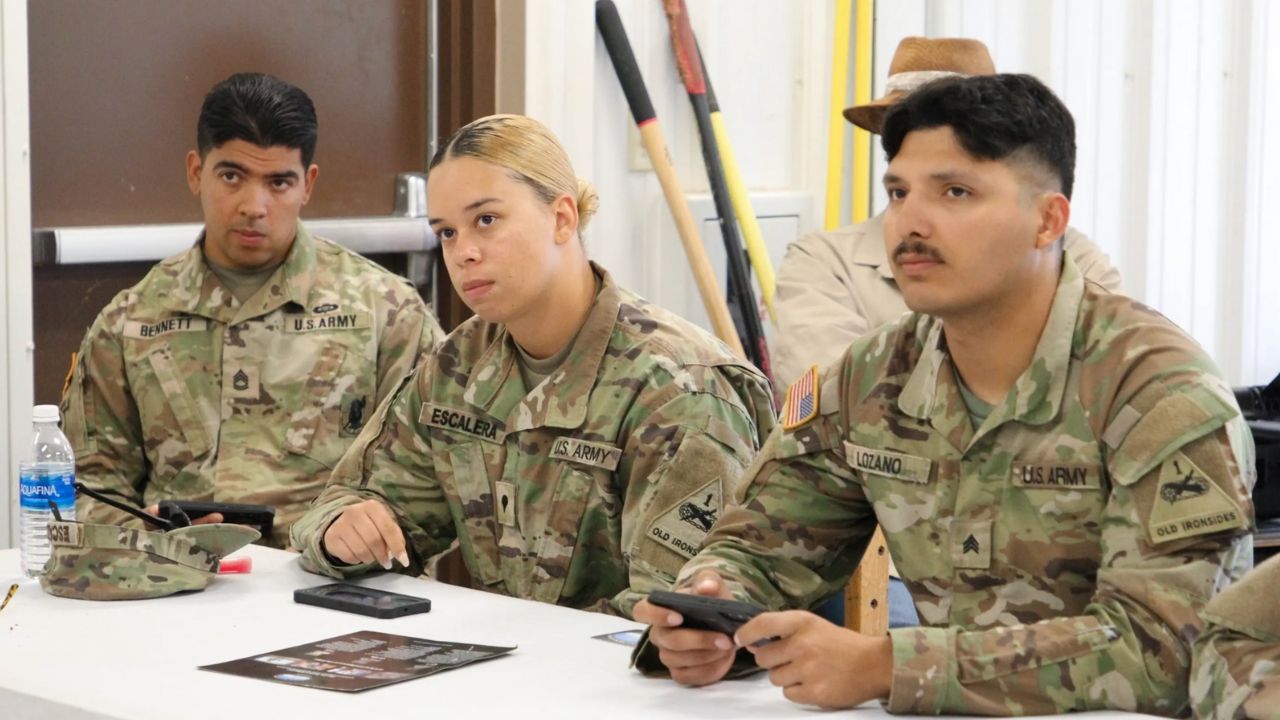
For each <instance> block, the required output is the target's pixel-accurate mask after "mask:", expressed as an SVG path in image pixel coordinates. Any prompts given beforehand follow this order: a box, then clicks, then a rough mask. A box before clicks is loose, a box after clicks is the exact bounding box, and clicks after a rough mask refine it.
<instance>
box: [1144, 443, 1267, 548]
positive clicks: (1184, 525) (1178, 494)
mask: <svg viewBox="0 0 1280 720" xmlns="http://www.w3.org/2000/svg"><path fill="white" fill-rule="evenodd" d="M1247 524H1248V520H1247V519H1246V518H1245V515H1244V513H1243V512H1241V510H1240V507H1239V505H1237V504H1236V502H1235V501H1234V500H1232V499H1231V496H1229V495H1227V493H1226V491H1224V490H1223V489H1222V488H1220V487H1218V486H1217V485H1216V484H1214V482H1213V481H1212V480H1210V479H1209V478H1208V477H1207V476H1205V474H1204V473H1203V472H1201V470H1200V468H1198V467H1196V465H1195V463H1193V462H1191V459H1190V458H1188V457H1187V456H1186V455H1183V454H1182V453H1176V454H1174V455H1173V456H1172V457H1170V458H1169V459H1168V460H1165V461H1164V464H1163V465H1161V466H1160V489H1159V490H1158V491H1157V493H1156V497H1155V500H1154V501H1153V504H1152V507H1151V516H1150V519H1149V520H1148V522H1147V533H1148V534H1149V535H1150V537H1151V542H1152V543H1154V544H1157V545H1158V544H1160V543H1163V542H1169V541H1170V540H1177V539H1179V538H1186V537H1194V536H1196V535H1208V534H1210V533H1216V532H1222V531H1224V530H1235V529H1239V528H1243V527H1246V526H1247Z"/></svg>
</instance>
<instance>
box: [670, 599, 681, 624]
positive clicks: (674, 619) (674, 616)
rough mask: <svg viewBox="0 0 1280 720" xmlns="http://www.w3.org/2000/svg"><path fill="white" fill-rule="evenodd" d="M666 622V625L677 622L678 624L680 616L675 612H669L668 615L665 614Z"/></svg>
mask: <svg viewBox="0 0 1280 720" xmlns="http://www.w3.org/2000/svg"><path fill="white" fill-rule="evenodd" d="M672 604H674V603H672ZM667 624H668V625H679V624H680V616H679V615H677V614H675V613H671V614H670V615H668V616H667Z"/></svg>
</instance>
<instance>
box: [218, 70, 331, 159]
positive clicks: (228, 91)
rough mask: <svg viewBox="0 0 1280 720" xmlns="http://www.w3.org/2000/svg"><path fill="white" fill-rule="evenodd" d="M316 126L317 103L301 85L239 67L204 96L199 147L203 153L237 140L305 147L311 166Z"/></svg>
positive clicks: (259, 143)
mask: <svg viewBox="0 0 1280 720" xmlns="http://www.w3.org/2000/svg"><path fill="white" fill-rule="evenodd" d="M316 129H317V123H316V108H315V105H312V104H311V98H309V97H307V94H306V93H305V92H303V91H302V89H301V88H299V87H297V86H295V85H290V84H289V83H287V82H285V81H283V80H281V79H280V78H277V77H274V76H271V75H267V74H265V73H236V74H235V75H232V76H231V77H229V78H227V79H226V80H223V81H222V82H220V83H218V84H217V85H214V86H213V89H212V90H210V91H209V94H208V95H205V96H204V104H203V105H201V106H200V119H199V120H197V121H196V147H197V148H198V149H199V151H200V157H202V158H203V157H205V156H207V155H208V154H209V151H210V150H212V149H213V148H216V147H222V145H223V144H224V143H227V142H230V141H232V140H244V141H245V142H250V143H253V144H254V145H257V146H258V147H264V148H269V147H274V146H277V145H280V146H284V147H287V148H293V149H295V150H298V151H300V152H301V153H302V167H304V168H306V167H310V165H311V158H312V157H314V156H315V153H316Z"/></svg>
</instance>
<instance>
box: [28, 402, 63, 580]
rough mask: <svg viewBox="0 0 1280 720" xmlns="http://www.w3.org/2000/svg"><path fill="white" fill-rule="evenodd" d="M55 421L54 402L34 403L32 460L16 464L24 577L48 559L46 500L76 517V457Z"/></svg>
mask: <svg viewBox="0 0 1280 720" xmlns="http://www.w3.org/2000/svg"><path fill="white" fill-rule="evenodd" d="M58 420H59V415H58V406H57V405H37V406H35V409H34V410H32V411H31V421H32V423H33V427H32V429H33V439H32V450H33V453H32V459H31V460H29V461H23V462H20V463H18V492H19V496H20V498H21V499H20V509H19V520H18V523H19V545H20V547H21V549H22V571H23V572H24V573H26V574H27V577H36V576H37V575H39V574H40V573H42V572H44V565H45V562H46V561H47V560H48V559H49V533H48V523H49V521H50V520H51V519H53V512H52V511H50V509H49V501H50V500H52V501H53V502H54V503H55V504H56V505H57V506H58V513H59V514H60V515H61V516H62V519H63V520H74V519H75V517H76V490H75V478H76V458H75V454H74V453H73V452H72V451H71V443H70V442H69V441H68V440H67V436H66V435H63V434H62V430H60V429H59V428H58Z"/></svg>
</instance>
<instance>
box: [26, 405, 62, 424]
mask: <svg viewBox="0 0 1280 720" xmlns="http://www.w3.org/2000/svg"><path fill="white" fill-rule="evenodd" d="M60 417H61V414H60V413H59V412H58V406H57V405H37V406H35V408H33V409H32V410H31V421H32V422H38V423H46V422H52V423H56V422H58V419H59V418H60Z"/></svg>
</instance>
